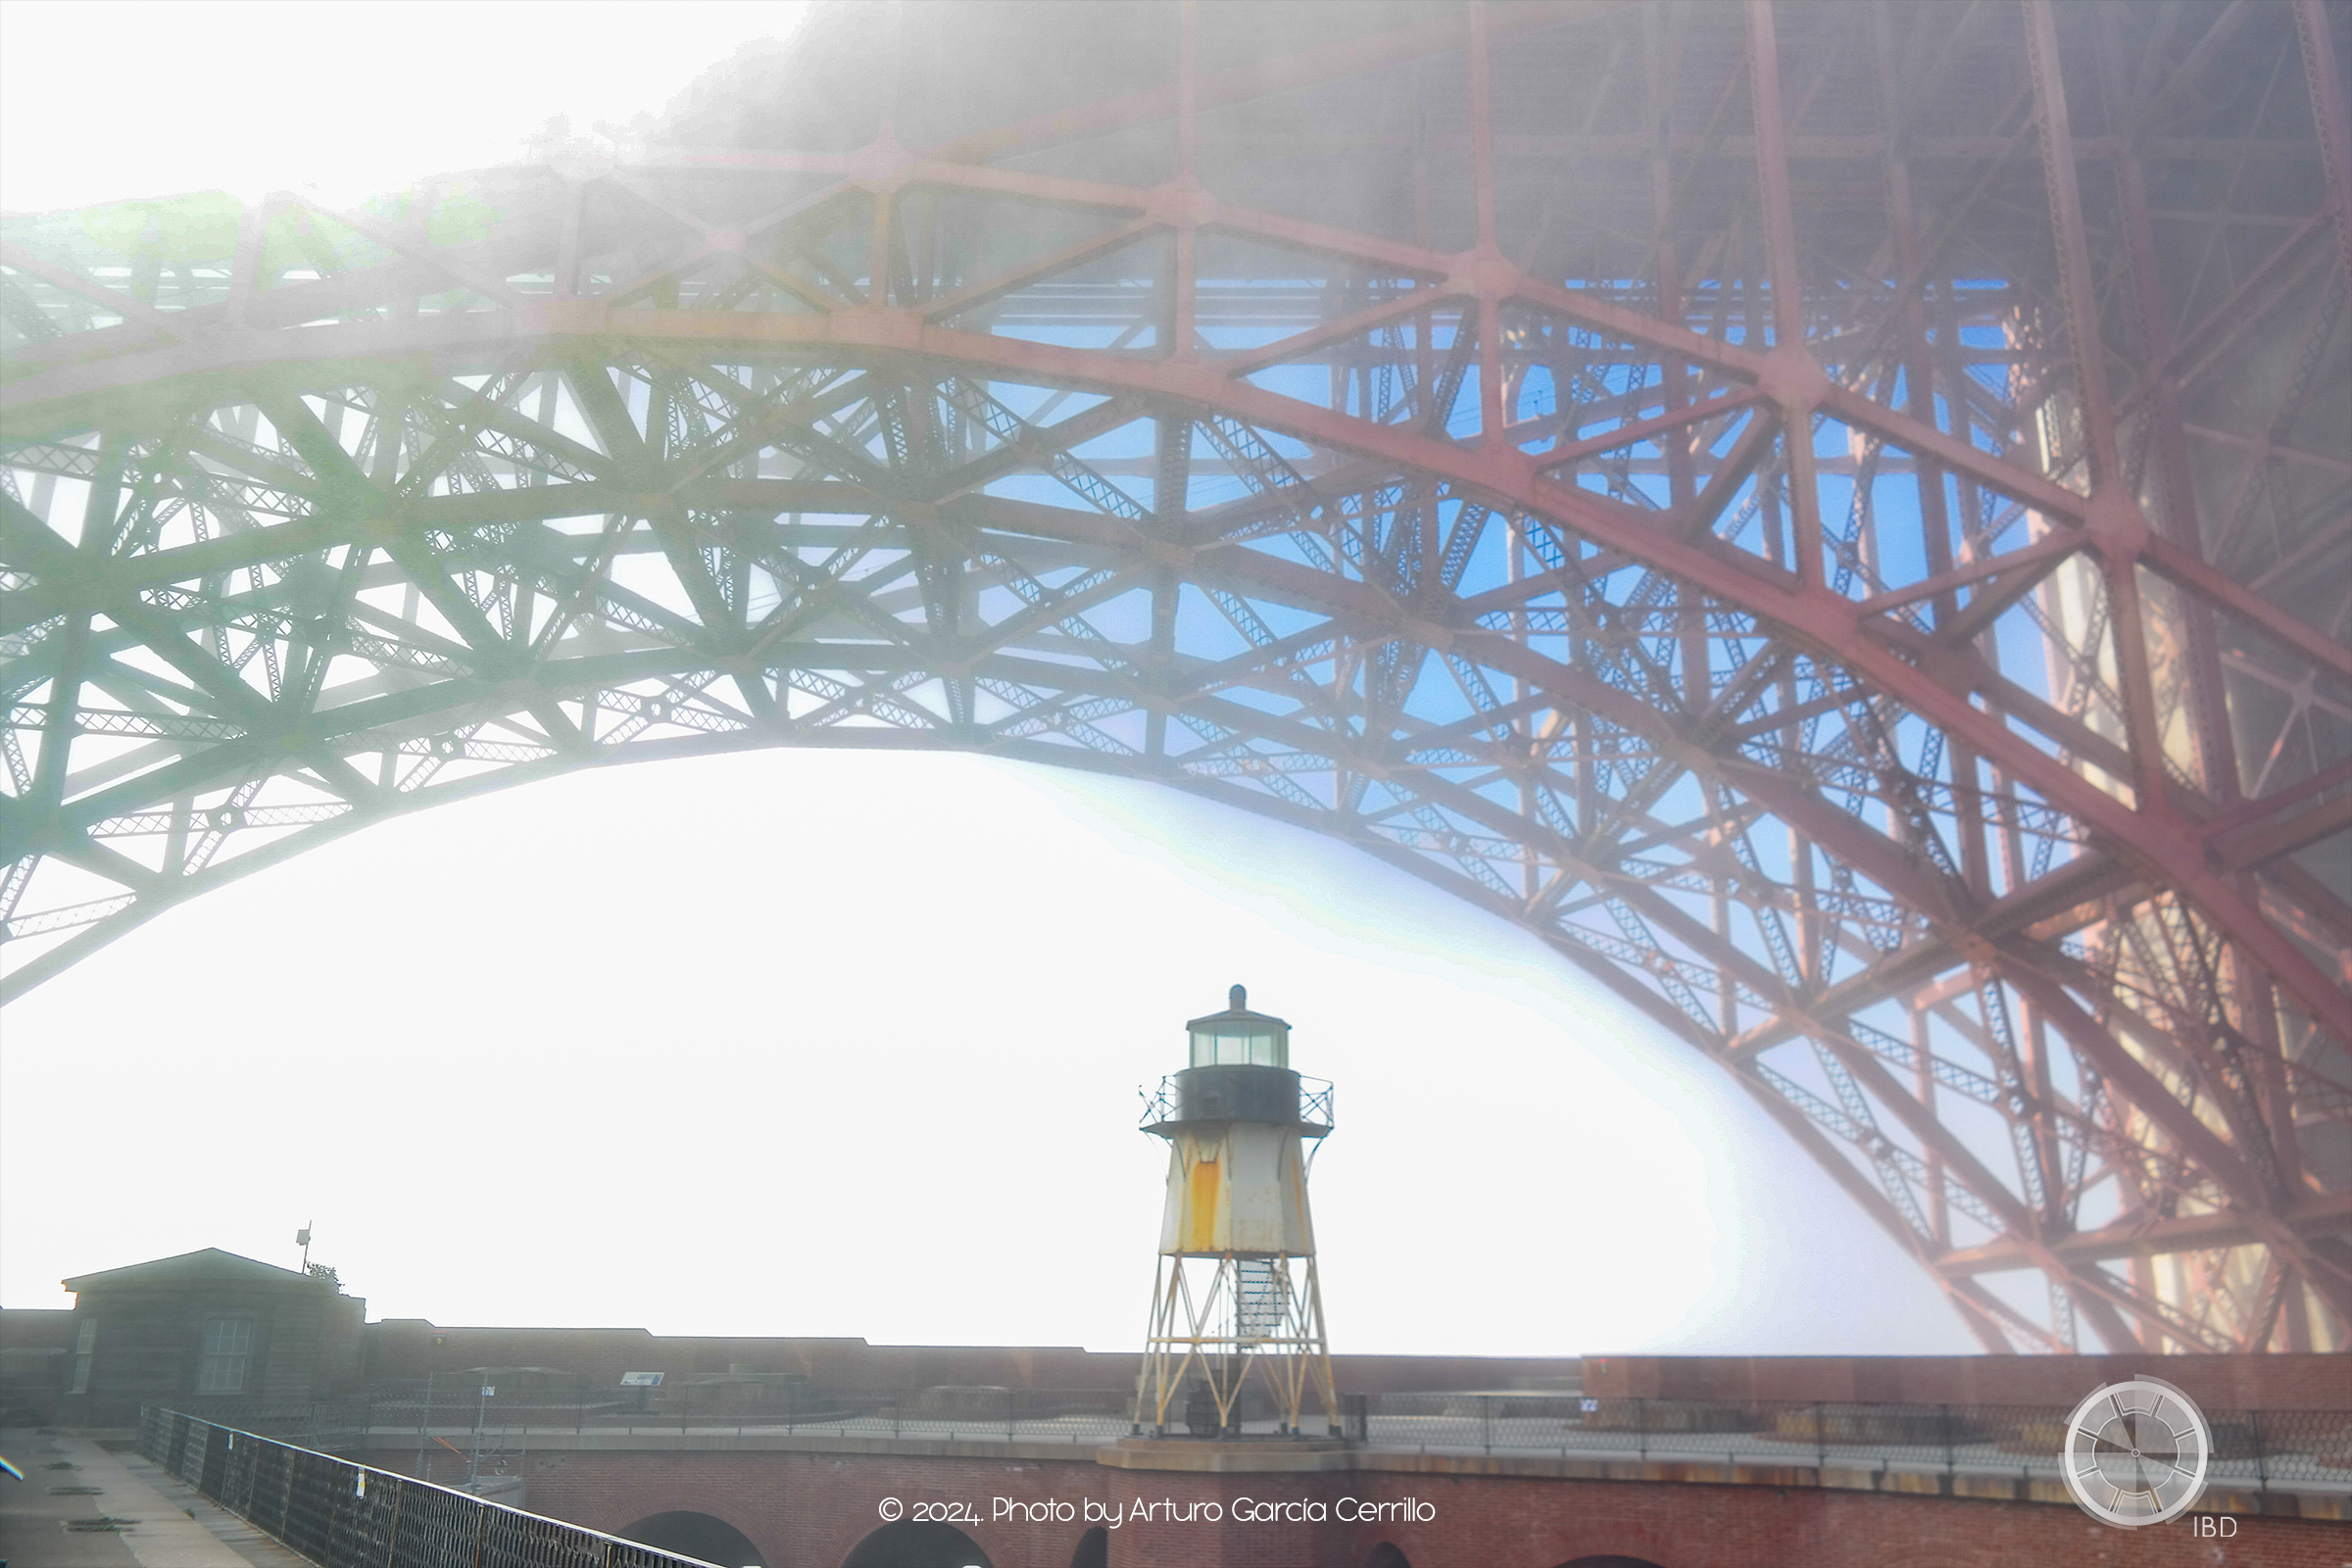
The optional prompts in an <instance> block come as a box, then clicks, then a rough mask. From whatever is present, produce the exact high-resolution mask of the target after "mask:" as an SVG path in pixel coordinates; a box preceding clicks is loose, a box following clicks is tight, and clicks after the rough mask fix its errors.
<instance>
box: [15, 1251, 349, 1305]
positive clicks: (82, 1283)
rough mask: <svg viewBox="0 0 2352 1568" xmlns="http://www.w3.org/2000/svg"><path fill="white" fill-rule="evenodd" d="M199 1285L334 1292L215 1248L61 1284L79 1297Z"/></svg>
mask: <svg viewBox="0 0 2352 1568" xmlns="http://www.w3.org/2000/svg"><path fill="white" fill-rule="evenodd" d="M198 1282H202V1283H206V1284H214V1283H220V1284H237V1285H244V1286H249V1287H259V1288H261V1289H265V1290H305V1291H331V1290H332V1289H333V1287H332V1286H330V1285H328V1284H327V1283H326V1282H325V1281H323V1280H315V1279H313V1278H311V1277H310V1276H309V1275H307V1274H302V1273H298V1272H296V1271H295V1270H293V1269H290V1268H279V1267H278V1266H277V1265H275V1264H274V1263H261V1262H256V1261H255V1260H254V1259H252V1258H250V1257H239V1256H238V1255H237V1254H236V1253H234V1252H223V1251H222V1250H221V1249H219V1248H218V1247H208V1248H205V1249H204V1250H202V1251H197V1252H182V1253H180V1254H179V1255H178V1256H177V1257H159V1258H156V1259H155V1260H154V1261H152V1262H147V1263H132V1264H128V1265H126V1266H125V1267H123V1268H110V1269H104V1270H101V1271H100V1272H98V1273H96V1274H77V1275H75V1276H74V1277H73V1278H72V1279H70V1280H65V1281H62V1282H61V1283H63V1284H64V1286H65V1288H66V1289H67V1290H69V1291H72V1292H73V1293H74V1294H75V1295H77V1296H78V1295H80V1294H81V1293H82V1292H84V1291H115V1290H123V1289H137V1288H140V1287H147V1286H162V1285H185V1284H194V1283H198Z"/></svg>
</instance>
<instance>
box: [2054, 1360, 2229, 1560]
mask: <svg viewBox="0 0 2352 1568" xmlns="http://www.w3.org/2000/svg"><path fill="white" fill-rule="evenodd" d="M2212 1453H2213V1434H2212V1433H2211V1431H2210V1430H2208V1429H2207V1427H2206V1425H2205V1417H2204V1416H2203V1415H2201V1414H2199V1413H2198V1410H2197V1407H2196V1405H2195V1404H2194V1403H2192V1402H2191V1401H2190V1399H2189V1397H2188V1396H2187V1395H2185V1394H2182V1393H2181V1392H2180V1390H2179V1389H2176V1388H2174V1387H2173V1386H2172V1385H2171V1384H2169V1383H2162V1382H2159V1381H2157V1380H2156V1379H2155V1378H2145V1377H2142V1378H2133V1379H2132V1380H2131V1382H2129V1383H2110V1384H2108V1385H2107V1386H2106V1387H2105V1388H2103V1389H2100V1390H2098V1391H2097V1392H2096V1393H2094V1394H2092V1395H2091V1397H2089V1398H2087V1399H2084V1400H2083V1401H2082V1403H2081V1404H2079V1405H2077V1406H2076V1407H2075V1413H2074V1416H2073V1418H2072V1419H2071V1420H2069V1421H2068V1422H2067V1424H2066V1455H2065V1467H2066V1490H2067V1491H2068V1492H2070V1493H2072V1494H2074V1498H2075V1501H2076V1502H2078V1503H2080V1504H2081V1505H2082V1511H2083V1512H2084V1513H2086V1514H2088V1515H2090V1516H2091V1517H2092V1518H2093V1519H2096V1520H2098V1521H2099V1522H2100V1523H2101V1524H2109V1525H2121V1526H2123V1527H2125V1528H2126V1529H2132V1528H2135V1527H2137V1526H2140V1525H2160V1524H2163V1523H2164V1522H2165V1521H2166V1520H2168V1519H2174V1518H2177V1517H2179V1516H2180V1514H2182V1513H2185V1512H2186V1511H2187V1510H2188V1507H2189V1505H2190V1504H2192V1503H2194V1502H2195V1501H2196V1500H2197V1495H2198V1494H2200V1493H2202V1492H2203V1491H2204V1490H2205V1463H2206V1460H2207V1459H2209V1458H2210V1457H2211V1456H2212Z"/></svg>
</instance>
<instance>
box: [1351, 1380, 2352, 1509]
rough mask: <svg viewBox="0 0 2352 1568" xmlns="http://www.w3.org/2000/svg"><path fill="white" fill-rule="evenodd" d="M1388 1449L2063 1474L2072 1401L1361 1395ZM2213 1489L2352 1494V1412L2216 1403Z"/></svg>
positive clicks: (1366, 1430) (1374, 1435)
mask: <svg viewBox="0 0 2352 1568" xmlns="http://www.w3.org/2000/svg"><path fill="white" fill-rule="evenodd" d="M1345 1402H1346V1403H1347V1406H1348V1409H1347V1421H1346V1427H1347V1431H1348V1436H1349V1437H1350V1438H1351V1439H1353V1440H1354V1441H1355V1442H1358V1443H1361V1444H1364V1445H1365V1446H1369V1447H1374V1448H1409V1449H1417V1450H1419V1451H1421V1452H1425V1453H1445V1452H1456V1453H1459V1452H1481V1453H1503V1452H1536V1453H1541V1452H1546V1451H1548V1452H1552V1453H1557V1454H1559V1455H1561V1456H1562V1457H1566V1458H1589V1459H1637V1460H1657V1461H1660V1462H1666V1463H1673V1462H1689V1463H1724V1464H1735V1465H1748V1466H1771V1465H1785V1466H1789V1467H1801V1468H1804V1469H1816V1470H1818V1469H1841V1470H1871V1471H1880V1472H1886V1473H1891V1474H1902V1473H1912V1474H1932V1475H1950V1476H1963V1475H1971V1476H2011V1477H2018V1478H2021V1479H2027V1480H2041V1481H2057V1480H2059V1479H2061V1476H2060V1455H2061V1453H2062V1451H2063V1449H2064V1447H2065V1444H2066V1426H2067V1417H2068V1415H2069V1414H2070V1413H2071V1412H2069V1411H2068V1410H2065V1409H2053V1408H2050V1407H2047V1406H2041V1405H1988V1404H1836V1403H1818V1402H1804V1401H1795V1400H1790V1401H1774V1400H1739V1401H1734V1400H1700V1399H1597V1398H1583V1397H1577V1396H1573V1395H1522V1394H1375V1395H1349V1396H1347V1397H1345ZM2204 1415H2205V1419H2206V1424H2207V1426H2208V1427H2209V1428H2210V1429H2211V1431H2212V1435H2213V1452H2212V1456H2211V1460H2210V1462H2209V1464H2208V1467H2207V1472H2206V1474H2207V1485H2208V1486H2211V1487H2221V1488H2228V1489H2233V1490H2239V1491H2248V1492H2269V1491H2286V1492H2325V1493H2344V1494H2352V1411H2346V1410H2207V1411H2205V1412H2204Z"/></svg>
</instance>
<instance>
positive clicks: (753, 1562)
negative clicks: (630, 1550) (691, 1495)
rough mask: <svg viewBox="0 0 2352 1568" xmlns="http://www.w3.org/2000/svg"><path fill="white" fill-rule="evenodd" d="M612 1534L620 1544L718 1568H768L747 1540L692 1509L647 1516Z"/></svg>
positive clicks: (757, 1548) (726, 1526)
mask: <svg viewBox="0 0 2352 1568" xmlns="http://www.w3.org/2000/svg"><path fill="white" fill-rule="evenodd" d="M613 1534H614V1535H616V1536H618V1537H620V1538H621V1540H623V1541H634V1542H638V1543H640V1544H644V1545H648V1546H658V1547H660V1548H661V1549H662V1550H663V1551H674V1552H677V1553H679V1554H680V1555H681V1556H686V1557H696V1558H700V1559H701V1560H702V1561H704V1562H709V1563H717V1564H719V1565H720V1568H767V1559H766V1558H765V1557H762V1556H761V1555H760V1548H759V1547H758V1546H755V1545H753V1544H752V1541H751V1538H750V1537H749V1536H747V1535H745V1534H744V1533H743V1532H742V1531H740V1530H738V1529H736V1528H735V1527H734V1526H733V1525H731V1524H729V1523H727V1522H726V1521H725V1520H724V1519H720V1518H716V1517H714V1516H712V1515H711V1514H707V1513H697V1512H695V1511H694V1510H693V1509H691V1508H673V1509H671V1510H670V1511H669V1512H667V1513H656V1514H648V1515H646V1516H645V1517H644V1518H643V1519H640V1520H638V1521H637V1522H636V1523H635V1524H633V1525H631V1526H629V1527H628V1528H627V1529H626V1530H616V1531H614V1532H613Z"/></svg>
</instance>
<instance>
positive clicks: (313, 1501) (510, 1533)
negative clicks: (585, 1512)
mask: <svg viewBox="0 0 2352 1568" xmlns="http://www.w3.org/2000/svg"><path fill="white" fill-rule="evenodd" d="M139 1451H140V1452H141V1453H142V1454H144V1455H146V1456H147V1457H148V1458H149V1459H152V1460H153V1461H154V1462H155V1463H157V1464H159V1465H161V1466H162V1467H163V1468H164V1469H166V1470H168V1471H170V1472H171V1473H172V1474H173V1475H175V1476H178V1477H179V1478H180V1479H182V1480H183V1481H185V1482H187V1484H188V1485H189V1486H191V1487H194V1488H195V1489H196V1490H197V1491H198V1492H200V1493H202V1494H203V1495H206V1496H208V1497H210V1498H212V1499H213V1500H214V1501H215V1502H217V1503H219V1504H221V1507H223V1508H226V1509H227V1510H228V1511H229V1512H231V1513H233V1514H236V1515H238V1516H239V1517H240V1518H243V1519H245V1520H246V1521H247V1522H249V1523H250V1524H252V1525H253V1527H254V1528H255V1529H257V1530H260V1531H262V1532H263V1533H264V1534H266V1535H269V1536H271V1537H273V1538H275V1539H276V1540H278V1541H280V1542H283V1543H284V1544H286V1545H288V1546H290V1547H292V1548H293V1549H294V1550H295V1551H297V1552H300V1553H301V1554H302V1555H303V1556H305V1557H307V1558H309V1559H310V1560H311V1561H312V1562H313V1563H316V1564H317V1565H318V1568H451V1565H454V1564H466V1565H469V1568H708V1565H706V1564H702V1563H698V1562H696V1561H695V1560H694V1559H693V1558H691V1557H680V1556H676V1555H674V1554H672V1553H669V1552H666V1551H658V1550H656V1549H655V1548H653V1547H652V1546H642V1545H639V1544H637V1543H635V1542H633V1541H621V1540H618V1539H617V1538H615V1537H613V1536H604V1535H599V1534H597V1533H596V1532H595V1531H593V1530H582V1529H580V1528H578V1527H577V1526H575V1525H566V1524H560V1523H558V1522H557V1521H555V1520H553V1519H541V1518H539V1517H538V1516H536V1515H534V1514H527V1513H522V1512H520V1511H518V1510H516V1509H514V1508H508V1507H504V1506H502V1505H500V1504H498V1503H495V1502H485V1501H483V1500H482V1499H481V1498H479V1497H471V1496H467V1495H466V1494H465V1493H462V1492H452V1491H450V1490H449V1489H448V1488H446V1487H437V1486H433V1485H432V1484H430V1483H429V1482H423V1481H413V1480H411V1479H409V1478H408V1477H406V1476H398V1475H394V1474H392V1473H391V1472H389V1471H385V1470H374V1469H370V1468H368V1466H366V1465H360V1464H354V1463H352V1462H351V1461H350V1460H348V1459H339V1458H337V1457H335V1456H334V1455H332V1454H326V1453H319V1452H317V1451H315V1450H312V1449H309V1448H299V1447H295V1446H293V1445H291V1444H286V1443H280V1442H277V1441H276V1440H274V1439H271V1438H265V1437H258V1436H256V1435H255V1434H253V1433H250V1432H239V1431H237V1430H235V1429H234V1428H231V1427H224V1426H221V1425H218V1424H216V1423H214V1422H211V1421H200V1420H198V1419H196V1418H194V1417H192V1416H186V1415H181V1414H179V1413H178V1412H176V1411H172V1410H158V1409H154V1408H152V1407H150V1408H148V1409H145V1410H142V1411H140V1412H139Z"/></svg>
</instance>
